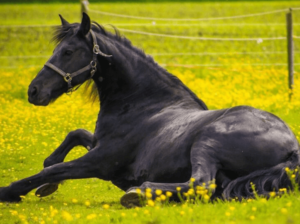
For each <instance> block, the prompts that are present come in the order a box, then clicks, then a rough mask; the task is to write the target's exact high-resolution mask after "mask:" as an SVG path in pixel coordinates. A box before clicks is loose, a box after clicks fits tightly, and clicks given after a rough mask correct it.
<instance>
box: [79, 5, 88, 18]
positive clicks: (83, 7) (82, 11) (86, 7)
mask: <svg viewBox="0 0 300 224" xmlns="http://www.w3.org/2000/svg"><path fill="white" fill-rule="evenodd" d="M80 5H81V14H80V19H81V17H82V13H84V12H85V13H86V14H88V5H89V1H88V0H80Z"/></svg>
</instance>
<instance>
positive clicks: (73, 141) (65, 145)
mask: <svg viewBox="0 0 300 224" xmlns="http://www.w3.org/2000/svg"><path fill="white" fill-rule="evenodd" d="M93 138H94V136H93V135H92V134H91V133H90V132H88V131H86V130H84V129H77V130H75V131H72V132H70V133H69V134H68V135H67V137H66V138H65V140H64V141H63V142H62V143H61V145H60V146H59V147H58V148H57V149H56V150H55V151H54V152H53V153H52V154H51V155H50V156H49V157H48V158H46V159H45V161H44V168H46V167H49V166H52V165H54V164H57V163H61V162H63V161H64V159H65V157H66V156H67V155H68V153H69V152H70V151H71V150H72V149H73V148H74V147H75V146H80V145H81V146H84V147H85V148H87V150H88V151H89V150H90V149H91V148H92V144H93ZM59 183H60V182H58V183H46V184H43V185H42V186H40V187H38V188H37V190H36V192H35V195H36V196H38V197H46V196H48V195H50V194H53V193H54V192H55V191H56V190H57V189H58V185H59Z"/></svg>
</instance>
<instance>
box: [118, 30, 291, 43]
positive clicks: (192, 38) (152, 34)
mask: <svg viewBox="0 0 300 224" xmlns="http://www.w3.org/2000/svg"><path fill="white" fill-rule="evenodd" d="M118 30H120V31H123V32H127V33H135V34H142V35H148V36H158V37H169V38H178V39H189V40H208V41H209V40H212V41H257V42H258V43H261V42H262V41H265V40H286V37H256V38H217V37H193V36H180V35H170V34H161V33H150V32H145V31H138V30H128V29H123V28H118Z"/></svg>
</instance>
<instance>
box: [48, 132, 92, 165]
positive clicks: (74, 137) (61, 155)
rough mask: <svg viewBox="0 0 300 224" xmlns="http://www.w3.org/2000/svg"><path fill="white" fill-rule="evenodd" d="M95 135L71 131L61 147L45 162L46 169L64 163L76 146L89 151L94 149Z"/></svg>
mask: <svg viewBox="0 0 300 224" xmlns="http://www.w3.org/2000/svg"><path fill="white" fill-rule="evenodd" d="M93 138H94V135H93V134H92V133H90V132H88V131H86V130H84V129H77V130H75V131H71V132H70V133H69V134H68V135H67V137H66V138H65V140H64V141H63V142H62V143H61V145H60V146H59V147H58V148H57V149H56V150H55V151H54V152H53V153H52V154H51V155H50V156H49V157H48V158H46V159H45V161H44V167H45V168H46V167H48V166H52V165H54V164H57V163H61V162H63V161H64V159H65V157H66V156H67V155H68V153H69V152H70V151H71V149H73V148H74V147H76V146H83V147H85V148H86V149H87V150H88V151H90V150H91V149H92V147H93Z"/></svg>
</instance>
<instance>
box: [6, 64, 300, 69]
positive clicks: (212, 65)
mask: <svg viewBox="0 0 300 224" xmlns="http://www.w3.org/2000/svg"><path fill="white" fill-rule="evenodd" d="M158 65H160V66H162V67H183V68H197V67H232V68H234V65H233V64H165V63H158ZM42 66H43V65H26V66H0V69H16V68H20V69H21V68H34V67H37V68H38V67H39V68H41V67H42ZM248 66H286V63H266V64H264V63H254V64H252V63H251V64H239V67H248ZM294 66H300V63H294Z"/></svg>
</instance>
